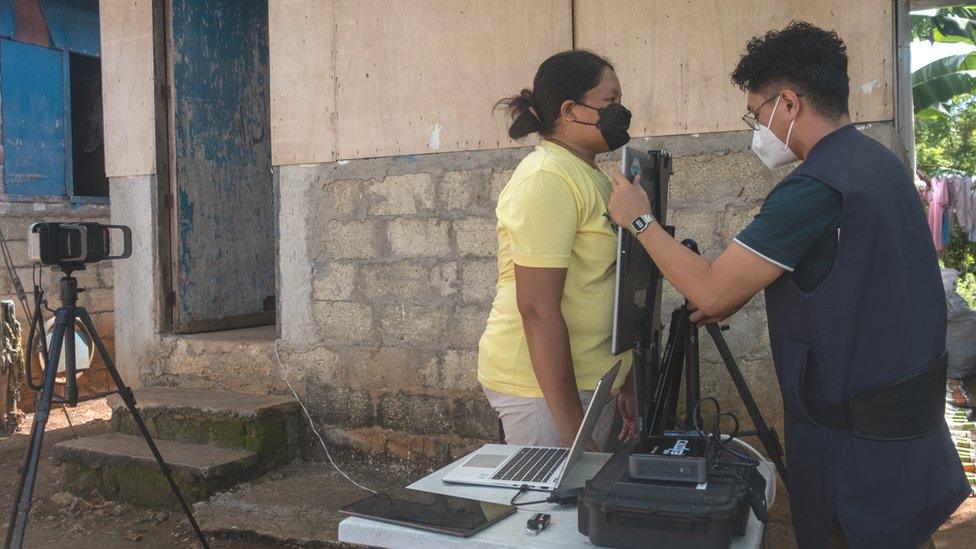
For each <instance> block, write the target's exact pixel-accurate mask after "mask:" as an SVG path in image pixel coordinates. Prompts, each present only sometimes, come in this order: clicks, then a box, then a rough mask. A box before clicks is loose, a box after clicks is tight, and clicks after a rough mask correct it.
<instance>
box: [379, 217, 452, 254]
mask: <svg viewBox="0 0 976 549" xmlns="http://www.w3.org/2000/svg"><path fill="white" fill-rule="evenodd" d="M448 227H449V223H448V222H447V221H443V220H439V219H406V218H399V219H394V220H392V221H390V224H389V236H390V248H391V250H392V252H393V255H394V256H397V257H446V256H448V255H450V253H451V242H450V239H449V238H448Z"/></svg>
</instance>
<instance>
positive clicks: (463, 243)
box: [454, 218, 498, 257]
mask: <svg viewBox="0 0 976 549" xmlns="http://www.w3.org/2000/svg"><path fill="white" fill-rule="evenodd" d="M454 235H455V237H456V238H457V246H458V253H460V254H461V255H467V256H478V257H489V256H493V255H495V253H496V252H497V251H498V229H497V222H496V221H495V220H493V219H483V218H468V219H459V220H457V221H455V222H454Z"/></svg>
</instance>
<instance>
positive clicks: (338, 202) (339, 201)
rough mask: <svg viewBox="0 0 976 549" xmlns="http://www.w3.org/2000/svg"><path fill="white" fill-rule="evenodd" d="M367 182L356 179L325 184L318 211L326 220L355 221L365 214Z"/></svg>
mask: <svg viewBox="0 0 976 549" xmlns="http://www.w3.org/2000/svg"><path fill="white" fill-rule="evenodd" d="M366 187H367V182H365V181H361V180H358V179H353V180H338V181H330V182H328V183H326V184H325V185H324V186H323V188H322V191H323V195H322V199H321V201H322V204H321V209H320V211H321V212H322V213H323V214H324V215H325V217H326V219H346V220H348V219H356V218H359V217H362V215H363V214H364V213H365V197H366Z"/></svg>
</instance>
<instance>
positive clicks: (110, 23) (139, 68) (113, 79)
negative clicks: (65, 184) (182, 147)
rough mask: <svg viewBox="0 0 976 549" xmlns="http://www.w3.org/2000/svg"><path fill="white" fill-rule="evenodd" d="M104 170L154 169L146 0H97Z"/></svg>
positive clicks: (146, 171)
mask: <svg viewBox="0 0 976 549" xmlns="http://www.w3.org/2000/svg"><path fill="white" fill-rule="evenodd" d="M99 24H100V26H101V35H102V36H101V41H102V104H103V116H104V122H105V173H106V175H108V176H109V177H118V176H130V175H147V174H153V173H155V172H156V147H155V144H156V130H155V114H154V112H155V111H154V109H155V107H154V104H153V85H154V81H153V34H152V29H153V22H152V0H127V1H125V2H122V1H120V0H112V1H108V2H104V1H103V2H100V3H99Z"/></svg>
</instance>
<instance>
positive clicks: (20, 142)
mask: <svg viewBox="0 0 976 549" xmlns="http://www.w3.org/2000/svg"><path fill="white" fill-rule="evenodd" d="M61 56H62V54H61V52H60V51H57V50H52V49H48V48H44V47H41V46H35V45H33V44H24V43H22V42H15V41H13V40H0V93H2V97H0V100H2V102H3V107H2V113H0V116H2V117H3V156H4V160H3V190H4V192H5V193H8V194H30V195H63V194H65V192H66V191H65V156H64V150H65V149H64V139H65V133H64V89H63V85H64V80H63V74H62V66H63V59H62V57H61Z"/></svg>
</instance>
